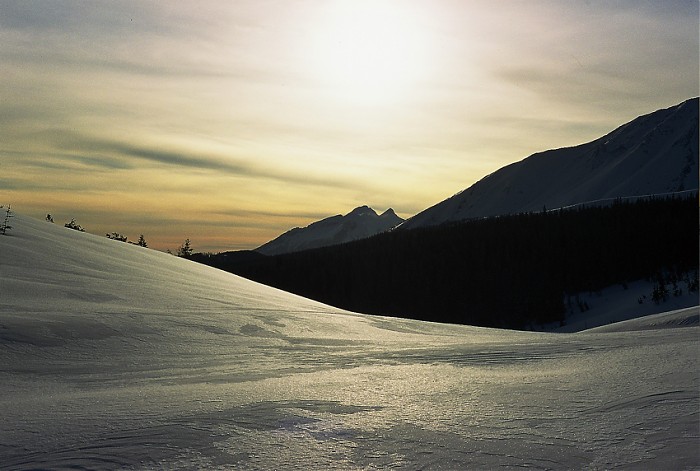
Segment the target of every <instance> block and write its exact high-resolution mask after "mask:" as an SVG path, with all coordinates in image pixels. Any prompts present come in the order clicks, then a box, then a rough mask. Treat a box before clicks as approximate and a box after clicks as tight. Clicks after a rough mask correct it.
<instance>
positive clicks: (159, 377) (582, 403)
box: [0, 217, 700, 470]
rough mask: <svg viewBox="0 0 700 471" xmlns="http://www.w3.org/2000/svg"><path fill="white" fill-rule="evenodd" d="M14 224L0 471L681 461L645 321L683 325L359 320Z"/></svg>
mask: <svg viewBox="0 0 700 471" xmlns="http://www.w3.org/2000/svg"><path fill="white" fill-rule="evenodd" d="M13 223H14V226H15V228H14V229H13V230H12V231H10V232H9V233H8V234H9V235H8V236H5V237H3V236H0V467H2V468H3V469H27V468H30V469H34V468H48V469H69V468H70V469H82V468H88V469H115V468H127V469H130V468H134V469H192V468H202V469H300V470H302V469H304V470H306V469H387V468H404V469H499V468H500V469H508V468H530V469H565V468H588V469H609V468H616V469H684V468H690V469H698V468H699V467H700V456H699V454H698V450H697V445H698V442H699V440H698V428H699V417H698V410H699V407H698V406H699V405H700V399H699V394H698V391H699V384H698V377H699V375H700V373H698V366H697V359H698V327H697V322H695V324H694V325H693V324H692V322H691V325H693V326H691V327H685V328H670V329H669V328H664V329H660V328H653V327H664V326H669V325H671V326H674V327H675V326H676V325H681V324H683V323H684V321H683V319H688V318H689V317H690V318H692V315H693V312H691V313H690V314H689V313H688V311H684V312H682V313H680V314H679V315H678V316H679V317H677V318H678V319H680V321H678V322H675V321H674V319H676V317H674V316H675V315H669V317H668V318H667V319H665V320H664V321H663V322H657V323H656V324H654V322H651V323H649V322H647V324H650V325H651V327H649V325H647V327H646V329H647V330H635V327H634V326H633V325H632V326H628V328H620V329H618V330H621V331H619V332H606V331H603V332H594V331H591V332H584V333H579V334H544V333H540V334H535V333H522V332H510V331H499V330H493V329H481V328H472V327H458V326H449V325H437V324H429V323H421V322H416V321H406V320H397V319H387V318H380V317H369V316H362V315H357V314H351V313H347V312H344V311H340V310H337V309H334V308H330V307H327V306H324V305H322V304H319V303H316V302H313V301H309V300H306V299H303V298H299V297H295V296H292V295H289V294H286V293H283V292H281V291H276V290H273V289H270V288H267V287H263V286H260V285H257V284H254V283H252V282H248V281H246V280H243V279H241V278H238V277H235V276H233V275H230V274H226V273H223V272H219V271H216V270H214V269H211V268H209V267H205V266H201V265H197V264H195V263H192V262H189V261H186V260H183V259H178V258H176V257H172V256H170V255H166V254H162V253H158V252H155V251H152V250H146V249H142V248H140V247H135V246H130V245H127V244H124V243H122V242H117V241H112V240H108V239H107V238H101V237H97V236H92V235H89V234H84V233H78V232H76V231H71V230H69V229H65V228H63V227H58V226H55V225H52V224H49V223H44V222H40V221H36V220H32V219H29V218H25V217H17V218H15V219H14V220H13ZM695 313H697V310H696V311H695ZM629 322H634V321H629ZM686 323H687V322H686ZM602 330H605V328H603V329H602ZM608 330H610V329H608Z"/></svg>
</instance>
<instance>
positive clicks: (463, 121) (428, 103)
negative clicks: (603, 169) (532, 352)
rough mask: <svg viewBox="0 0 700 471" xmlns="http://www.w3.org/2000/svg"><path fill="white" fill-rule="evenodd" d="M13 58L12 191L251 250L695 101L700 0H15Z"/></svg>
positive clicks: (5, 172) (144, 229)
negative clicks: (328, 220)
mask: <svg viewBox="0 0 700 471" xmlns="http://www.w3.org/2000/svg"><path fill="white" fill-rule="evenodd" d="M0 64H2V67H0V136H1V139H0V203H2V204H6V203H10V204H12V205H13V207H14V208H15V209H16V210H17V211H18V212H21V213H24V214H28V215H31V216H35V217H44V216H45V215H46V213H51V214H52V215H53V216H54V219H55V220H56V222H57V223H64V222H67V221H69V220H70V219H71V218H72V217H74V218H76V220H77V221H78V222H79V223H80V224H81V225H83V226H84V227H85V228H86V229H87V230H88V231H89V232H93V233H96V234H104V233H106V232H112V231H116V232H120V233H123V234H125V235H127V236H129V238H130V239H132V240H136V239H137V238H138V236H139V234H141V233H143V234H144V236H145V237H146V239H147V240H148V241H149V243H150V245H151V246H152V247H154V248H158V249H165V248H171V249H173V250H174V249H176V248H177V246H179V245H180V244H181V243H182V241H183V240H184V239H185V238H190V239H191V241H192V244H193V246H194V248H195V250H202V251H221V250H233V249H242V248H254V247H257V246H258V245H261V244H262V243H264V242H266V241H268V240H270V239H272V238H274V237H276V236H277V235H279V234H280V233H282V232H284V231H286V230H288V229H289V228H291V227H294V226H301V225H306V224H308V223H310V222H312V221H314V220H317V219H320V218H323V217H327V216H330V215H334V214H338V213H347V212H349V211H350V210H352V209H353V208H354V207H356V206H360V205H363V204H368V205H370V206H372V207H374V208H375V209H377V210H378V211H383V210H385V209H386V208H388V207H393V208H394V209H395V210H396V211H397V213H398V214H399V215H401V216H403V217H409V216H411V215H413V214H415V213H417V212H419V211H421V210H423V209H425V208H427V207H429V206H431V205H433V204H435V203H437V202H439V201H441V200H443V199H445V198H446V197H449V196H450V195H452V194H454V193H456V192H457V191H460V190H462V189H464V188H466V187H468V186H470V185H471V184H472V183H474V182H475V181H476V180H478V179H480V178H482V177H483V176H485V175H486V174H488V173H491V172H493V171H495V170H497V169H498V168H500V167H502V166H504V165H506V164H509V163H511V162H514V161H517V160H521V159H522V158H524V157H526V156H528V155H530V154H532V153H533V152H537V151H541V150H545V149H550V148H556V147H562V146H570V145H576V144H580V143H582V142H586V141H588V140H591V139H594V138H596V137H599V136H601V135H602V134H604V133H606V132H608V131H610V130H612V129H613V128H614V127H616V126H618V125H619V124H622V123H623V122H626V121H628V120H631V119H633V118H634V117H636V116H638V115H640V114H644V113H648V112H651V111H654V110H656V109H658V108H663V107H667V106H671V105H673V104H676V103H679V102H681V101H683V100H685V99H687V98H690V97H692V96H697V95H698V2H697V1H694V0H692V1H665V2H656V1H649V2H644V1H637V0H634V1H632V0H629V1H615V2H612V1H606V2H603V1H593V0H591V1H587V2H568V1H543V0H530V1H515V0H508V1H502V2H490V1H480V0H472V1H459V0H394V1H391V0H374V1H369V0H367V1H365V0H347V1H333V0H291V1H290V0H287V1H273V0H271V1H257V0H256V1H234V2H228V1H211V2H207V1H204V2H201V1H198V2H185V1H182V2H165V1H162V2H161V1H153V2H146V1H141V0H138V1H102V2H98V1H92V2H78V1H69V0H65V1H63V0H46V1H33V0H27V1H22V2H18V1H10V0H0Z"/></svg>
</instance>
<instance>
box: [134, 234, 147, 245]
mask: <svg viewBox="0 0 700 471" xmlns="http://www.w3.org/2000/svg"><path fill="white" fill-rule="evenodd" d="M136 245H140V246H141V247H148V244H147V243H146V239H144V238H143V234H141V235H140V236H139V241H138V242H136Z"/></svg>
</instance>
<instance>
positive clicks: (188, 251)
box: [177, 239, 192, 258]
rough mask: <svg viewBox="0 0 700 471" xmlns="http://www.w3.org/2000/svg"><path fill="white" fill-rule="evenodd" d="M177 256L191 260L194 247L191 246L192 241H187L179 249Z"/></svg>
mask: <svg viewBox="0 0 700 471" xmlns="http://www.w3.org/2000/svg"><path fill="white" fill-rule="evenodd" d="M177 256H178V257H182V258H190V256H192V247H191V246H190V239H185V243H184V244H182V245H181V246H180V248H178V249H177Z"/></svg>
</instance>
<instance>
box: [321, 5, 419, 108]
mask: <svg viewBox="0 0 700 471" xmlns="http://www.w3.org/2000/svg"><path fill="white" fill-rule="evenodd" d="M403 3H404V4H403V5H402V2H400V1H398V0H337V1H333V2H329V3H328V5H327V7H326V10H325V11H324V14H323V16H322V17H321V18H319V22H318V23H319V24H318V26H317V29H316V30H315V31H314V33H313V34H312V46H311V47H310V48H309V50H310V53H311V54H310V56H311V69H312V73H313V74H314V76H315V77H316V78H317V79H318V80H320V82H321V84H322V86H323V87H325V88H326V89H327V90H328V91H329V92H330V93H331V94H332V96H333V98H334V99H337V100H340V101H344V102H348V103H352V104H359V105H378V104H383V103H390V102H394V101H397V100H400V99H401V98H403V97H405V96H406V95H407V94H408V93H409V92H411V90H412V89H414V88H416V87H418V86H419V84H420V82H421V80H422V79H424V78H425V77H426V76H427V73H428V72H429V65H428V60H427V57H428V54H427V52H428V51H429V38H428V34H427V31H426V29H425V27H424V26H421V22H420V18H419V13H418V12H417V11H415V10H412V9H410V8H407V7H406V6H405V5H406V3H405V2H403Z"/></svg>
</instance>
